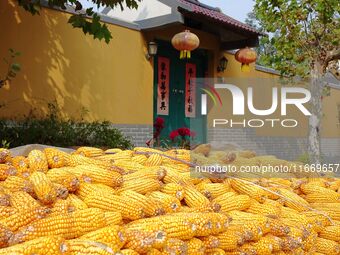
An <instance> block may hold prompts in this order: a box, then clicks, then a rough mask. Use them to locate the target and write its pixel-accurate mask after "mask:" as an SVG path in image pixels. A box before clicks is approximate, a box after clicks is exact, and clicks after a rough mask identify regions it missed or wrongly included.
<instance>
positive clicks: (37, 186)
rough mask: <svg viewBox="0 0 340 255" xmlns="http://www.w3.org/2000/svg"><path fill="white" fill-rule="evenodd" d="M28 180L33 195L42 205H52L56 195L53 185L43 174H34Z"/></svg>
mask: <svg viewBox="0 0 340 255" xmlns="http://www.w3.org/2000/svg"><path fill="white" fill-rule="evenodd" d="M29 179H30V181H31V182H32V184H33V189H34V192H35V194H36V195H37V197H38V199H39V200H40V201H41V202H42V203H43V204H52V203H53V202H54V201H55V200H56V198H57V193H56V190H55V188H54V185H53V183H52V182H51V181H50V180H49V179H48V178H47V176H46V175H45V174H44V173H43V172H34V173H33V174H32V175H31V176H30V178H29Z"/></svg>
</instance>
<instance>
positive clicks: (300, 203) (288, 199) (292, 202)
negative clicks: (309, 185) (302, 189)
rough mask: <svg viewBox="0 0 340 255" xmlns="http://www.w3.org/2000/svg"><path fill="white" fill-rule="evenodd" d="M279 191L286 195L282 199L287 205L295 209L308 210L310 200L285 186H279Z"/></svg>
mask: <svg viewBox="0 0 340 255" xmlns="http://www.w3.org/2000/svg"><path fill="white" fill-rule="evenodd" d="M277 192H278V193H279V194H281V195H282V196H283V197H284V198H280V199H281V200H282V201H283V202H284V204H285V206H287V207H289V208H292V209H295V210H297V211H299V212H301V211H307V210H308V208H309V204H308V202H307V201H306V200H304V199H303V198H301V197H300V196H299V195H297V194H295V193H294V192H292V191H290V190H287V189H283V188H278V189H277Z"/></svg>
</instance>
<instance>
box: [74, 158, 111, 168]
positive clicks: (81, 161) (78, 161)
mask: <svg viewBox="0 0 340 255" xmlns="http://www.w3.org/2000/svg"><path fill="white" fill-rule="evenodd" d="M68 165H70V166H81V165H89V166H96V167H100V168H103V169H106V170H115V168H114V167H113V164H112V163H111V162H106V161H102V160H97V159H94V158H87V157H84V156H82V155H71V157H70V160H69V163H68Z"/></svg>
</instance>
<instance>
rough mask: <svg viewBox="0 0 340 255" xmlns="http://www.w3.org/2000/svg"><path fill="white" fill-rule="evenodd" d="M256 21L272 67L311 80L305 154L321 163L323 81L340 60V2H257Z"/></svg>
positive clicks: (322, 0) (283, 72)
mask: <svg viewBox="0 0 340 255" xmlns="http://www.w3.org/2000/svg"><path fill="white" fill-rule="evenodd" d="M254 12H255V15H256V18H257V19H258V20H259V21H260V24H261V26H262V27H263V28H264V29H265V31H266V32H267V33H275V36H273V37H272V38H271V39H270V43H271V44H272V46H273V47H274V48H275V52H276V54H275V55H272V56H270V57H271V61H272V63H273V66H274V67H275V68H276V69H278V70H280V71H281V72H282V74H284V75H287V76H291V77H292V76H300V77H306V78H309V79H310V91H311V93H312V99H311V113H312V116H311V117H310V118H309V134H308V141H309V142H308V153H309V157H310V161H311V162H312V163H318V162H320V154H321V150H320V129H321V119H322V93H323V89H324V88H325V86H326V83H325V81H324V79H323V76H324V74H325V73H326V72H327V71H328V68H329V66H330V65H332V64H333V63H334V62H335V61H337V60H338V59H340V42H339V41H340V39H339V38H340V1H339V0H256V4H255V9H254Z"/></svg>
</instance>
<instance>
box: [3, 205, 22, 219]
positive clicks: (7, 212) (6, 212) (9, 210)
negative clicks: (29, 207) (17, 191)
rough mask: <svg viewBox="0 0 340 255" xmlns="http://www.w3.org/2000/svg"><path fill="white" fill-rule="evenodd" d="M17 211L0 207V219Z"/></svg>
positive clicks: (7, 207) (8, 207)
mask: <svg viewBox="0 0 340 255" xmlns="http://www.w3.org/2000/svg"><path fill="white" fill-rule="evenodd" d="M17 211H18V210H17V209H15V208H13V207H10V206H0V218H1V219H3V218H7V217H9V216H11V215H13V214H15V213H16V212H17Z"/></svg>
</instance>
